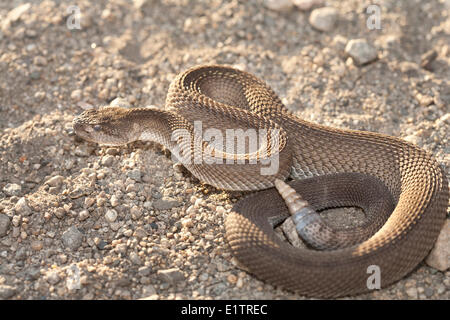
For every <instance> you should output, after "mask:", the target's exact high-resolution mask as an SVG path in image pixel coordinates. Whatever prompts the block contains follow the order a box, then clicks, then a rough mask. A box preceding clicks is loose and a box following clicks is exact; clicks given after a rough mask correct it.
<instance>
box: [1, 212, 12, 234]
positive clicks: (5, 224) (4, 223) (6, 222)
mask: <svg viewBox="0 0 450 320" xmlns="http://www.w3.org/2000/svg"><path fill="white" fill-rule="evenodd" d="M10 224H11V220H10V219H9V217H8V216H7V215H6V214H0V237H2V236H4V235H5V234H6V233H7V232H8V229H9V226H10Z"/></svg>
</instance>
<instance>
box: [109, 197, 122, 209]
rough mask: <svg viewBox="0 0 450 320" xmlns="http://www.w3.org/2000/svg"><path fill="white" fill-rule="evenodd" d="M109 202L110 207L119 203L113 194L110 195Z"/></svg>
mask: <svg viewBox="0 0 450 320" xmlns="http://www.w3.org/2000/svg"><path fill="white" fill-rule="evenodd" d="M109 202H110V203H111V206H112V207H117V206H118V205H119V204H120V202H119V199H118V198H117V197H116V196H115V195H112V196H111V199H110V200H109Z"/></svg>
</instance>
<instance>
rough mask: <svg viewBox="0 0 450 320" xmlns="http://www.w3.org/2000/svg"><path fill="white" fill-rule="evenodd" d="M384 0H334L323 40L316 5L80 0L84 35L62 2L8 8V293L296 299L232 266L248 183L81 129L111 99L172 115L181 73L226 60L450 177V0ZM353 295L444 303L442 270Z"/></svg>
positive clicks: (4, 120) (2, 135)
mask: <svg viewBox="0 0 450 320" xmlns="http://www.w3.org/2000/svg"><path fill="white" fill-rule="evenodd" d="M27 3H29V5H27ZM377 3H378V4H379V6H380V8H381V29H379V30H378V29H374V30H370V29H369V28H367V26H366V21H367V19H368V14H367V13H366V8H367V6H368V5H369V4H370V2H367V1H353V0H344V1H327V2H326V5H328V6H331V7H334V8H336V9H337V18H336V22H335V26H334V27H333V28H332V29H331V30H329V31H323V32H322V31H318V30H316V29H314V28H313V27H312V26H311V24H310V22H309V21H308V19H309V16H310V14H311V10H308V11H300V10H299V9H298V8H295V7H293V8H291V9H289V10H286V11H283V12H278V11H276V10H270V9H268V8H267V7H266V6H264V5H263V1H259V0H250V1H239V2H238V1H217V0H212V1H187V0H165V1H162V0H161V1H156V0H155V1H151V0H147V1H146V0H139V1H125V0H112V1H86V0H80V1H77V2H76V5H77V6H78V8H79V10H80V12H81V15H82V16H81V23H80V29H70V28H68V22H73V20H72V18H73V17H72V16H71V14H72V13H73V11H68V8H69V7H70V6H71V5H73V4H74V3H72V2H70V1H31V2H25V1H2V2H0V77H1V79H0V80H1V81H0V161H1V162H0V217H1V219H0V298H4V299H99V298H107V299H110V298H111V299H136V298H144V297H147V298H151V299H179V298H182V299H190V298H193V299H229V298H233V299H234V298H243V299H280V298H282V299H301V298H302V297H301V296H299V295H296V294H293V293H290V292H286V291H283V290H281V289H278V288H274V287H273V286H271V285H269V284H265V283H263V282H261V281H259V280H257V279H256V278H255V277H253V276H251V275H250V274H248V273H246V272H245V271H243V270H241V269H240V268H239V266H238V264H237V263H236V261H235V260H234V259H233V258H232V256H231V254H230V251H229V249H228V246H227V244H226V242H225V240H224V219H225V218H226V215H227V212H228V211H229V210H230V208H231V206H232V203H233V202H234V201H236V200H237V199H238V198H239V196H240V195H239V194H238V193H236V194H235V193H227V192H223V191H220V190H216V189H214V188H211V187H208V186H204V185H201V184H200V183H199V182H198V180H197V179H195V178H194V177H192V176H191V175H190V174H189V173H187V172H185V170H183V168H181V167H180V166H178V165H174V164H173V162H172V161H171V159H170V156H169V155H168V154H167V152H166V151H165V150H164V149H163V148H162V147H161V146H158V145H156V144H153V143H141V142H137V143H133V144H130V145H128V146H126V147H123V148H102V147H99V146H97V145H94V144H89V143H87V142H85V141H82V140H80V139H78V138H76V137H75V135H74V134H73V130H72V124H71V121H72V119H73V117H74V115H76V114H78V113H80V112H81V111H82V110H84V109H86V108H89V107H92V106H99V105H105V104H108V103H110V102H111V101H112V100H114V99H115V98H117V97H120V98H123V99H125V100H126V101H128V102H129V103H130V104H131V105H132V106H147V105H156V106H158V107H161V108H163V107H164V99H165V95H166V92H167V89H168V86H169V84H170V81H171V80H172V79H173V78H174V77H175V75H176V74H177V73H179V72H181V71H183V70H185V69H187V68H189V67H191V66H194V65H198V64H206V63H219V64H228V65H233V66H237V67H240V68H242V69H245V70H247V71H249V72H252V73H254V74H255V75H257V76H258V77H260V78H263V79H265V80H266V81H267V82H268V83H269V84H270V85H271V86H272V87H273V89H274V90H275V91H276V92H277V93H278V94H279V96H280V97H281V98H282V100H283V102H284V103H285V104H286V106H287V107H288V108H289V109H291V110H292V111H294V112H296V113H297V114H298V115H299V116H301V117H303V118H305V119H307V120H311V121H314V122H317V123H322V124H326V125H331V126H335V127H340V128H351V129H357V130H369V131H376V132H382V133H386V134H390V135H394V136H397V137H401V138H404V139H406V140H408V141H411V142H414V143H416V144H418V145H419V146H421V147H423V148H425V149H426V150H428V151H430V152H432V153H433V154H434V155H435V156H436V158H437V159H438V161H439V162H440V163H441V164H442V165H443V166H444V167H445V168H446V169H447V170H448V168H449V165H450V158H449V153H450V147H449V145H450V144H449V141H448V137H449V132H448V131H449V122H450V117H449V104H450V77H449V75H450V17H449V11H450V2H449V1H448V0H441V1H406V0H405V1H397V0H395V1H394V0H391V1H387V0H386V1H383V0H380V1H377ZM14 8H16V9H14ZM13 9H14V11H12V10H13ZM359 38H362V39H365V40H367V43H368V44H370V45H371V46H372V47H373V48H375V49H376V52H377V56H378V58H377V59H376V60H374V61H372V62H370V63H368V64H366V65H364V66H356V65H355V62H354V59H352V58H349V57H348V55H347V54H346V53H345V50H344V49H345V46H346V44H347V43H348V41H349V40H351V39H359ZM430 50H434V51H435V53H436V54H437V57H436V59H435V60H434V61H431V62H430V63H429V64H428V65H427V66H426V68H423V67H421V62H422V61H421V59H422V58H421V57H422V55H423V54H425V53H427V52H429V51H430ZM447 172H448V171H447ZM331 220H332V219H331ZM2 233H3V234H2ZM352 298H357V299H360V298H361V299H415V298H419V299H448V298H450V271H444V272H441V271H437V270H435V269H433V268H431V267H428V266H426V265H425V264H423V263H422V264H420V265H419V266H418V267H417V268H416V269H415V270H414V271H413V272H412V273H411V274H409V275H408V276H407V277H405V278H404V279H402V280H400V281H399V282H397V283H396V284H394V285H392V286H390V287H388V288H386V289H382V290H376V291H374V292H371V293H368V294H363V295H360V296H357V297H352Z"/></svg>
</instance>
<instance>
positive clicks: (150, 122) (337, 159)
mask: <svg viewBox="0 0 450 320" xmlns="http://www.w3.org/2000/svg"><path fill="white" fill-rule="evenodd" d="M199 120H201V124H202V129H203V130H206V129H215V130H219V133H223V134H224V136H225V133H226V129H228V128H231V129H242V130H248V129H255V130H257V129H265V130H266V132H268V133H270V134H272V133H276V134H275V135H270V134H268V135H267V136H265V137H263V138H261V139H260V144H259V145H258V146H259V149H258V150H257V151H255V152H247V153H240V152H229V149H226V148H225V146H224V145H222V146H221V147H218V146H220V144H217V145H216V144H213V141H212V140H208V139H206V138H204V137H203V138H202V137H201V135H200V136H199V135H198V134H195V133H194V132H195V121H199ZM73 123H74V130H75V132H76V133H77V134H78V135H79V136H81V137H83V138H84V139H87V140H90V141H94V142H97V143H101V144H106V145H122V144H126V143H129V142H132V141H135V140H152V141H156V142H158V143H161V144H163V145H164V146H166V147H167V148H168V149H170V150H171V151H172V152H173V153H177V152H179V154H178V155H179V157H182V156H183V155H186V154H189V155H192V154H194V155H195V152H198V151H200V153H201V154H206V153H208V154H209V155H210V158H209V160H211V159H222V160H225V159H226V160H229V163H225V161H224V163H220V162H217V163H213V162H211V161H209V162H208V163H207V161H185V162H183V164H184V165H185V167H186V168H187V169H188V170H189V171H190V172H191V173H192V174H193V175H194V176H196V177H197V178H198V179H199V180H200V181H202V182H204V183H207V184H210V185H213V186H215V187H217V188H221V189H226V190H261V189H267V190H264V191H260V192H257V193H254V194H252V195H250V196H248V197H246V198H244V199H243V200H240V201H239V202H238V203H237V204H236V205H235V206H234V208H233V210H232V211H231V213H230V214H229V215H228V216H227V219H226V222H225V227H226V239H227V241H228V243H229V245H230V248H231V251H232V253H233V255H234V256H235V257H236V258H237V259H238V260H239V261H240V262H241V263H242V264H243V265H245V266H246V268H248V270H249V271H250V272H251V273H252V274H254V275H256V276H257V277H258V278H260V279H263V280H265V281H267V282H269V283H271V284H273V285H277V286H281V287H283V288H286V289H288V290H292V291H295V292H298V293H300V294H303V295H307V296H318V297H337V296H344V295H351V294H356V293H361V292H365V291H368V290H369V289H368V286H367V279H368V277H369V276H370V274H368V268H369V267H370V266H373V265H375V266H377V267H379V270H380V271H381V286H382V287H385V286H387V285H389V284H391V283H392V282H394V281H396V280H399V279H400V278H402V277H403V276H405V275H406V274H407V273H408V272H410V271H411V270H412V269H413V268H414V267H415V266H416V265H417V264H418V263H419V262H420V261H422V260H423V259H424V258H425V256H426V255H427V253H428V252H429V251H430V249H431V248H432V246H433V244H434V242H435V240H436V238H437V236H438V234H439V231H440V229H441V227H442V225H443V222H444V220H445V217H446V211H447V206H448V198H449V192H448V183H447V180H446V177H445V174H444V172H443V170H442V168H441V167H440V166H439V165H438V163H437V162H436V160H434V159H433V158H432V156H431V155H429V154H428V153H427V152H425V151H424V150H422V149H420V148H418V147H416V146H414V145H412V144H410V143H407V142H405V141H403V140H400V139H398V138H395V137H391V136H387V135H383V134H378V133H372V132H363V131H353V130H342V129H335V128H330V127H325V126H322V125H317V124H313V123H310V122H307V121H305V120H302V119H300V118H298V117H296V116H295V115H293V114H292V113H291V112H290V111H289V110H288V109H287V108H285V107H284V106H283V104H282V103H281V101H280V99H279V98H278V97H277V96H276V94H275V93H274V92H273V91H272V90H271V89H270V88H269V87H268V85H266V84H265V82H263V81H262V80H260V79H258V78H256V77H255V76H253V75H251V74H249V73H246V72H243V71H239V70H236V69H233V68H230V67H225V66H199V67H195V68H191V69H189V70H187V71H185V72H183V73H181V74H180V75H178V76H177V77H176V79H175V80H174V81H173V82H172V84H171V86H170V89H169V92H168V95H167V100H166V110H159V109H156V108H135V109H125V108H121V107H106V108H101V109H99V110H87V111H85V112H83V113H82V114H81V115H79V116H77V117H76V118H75V119H74V122H73ZM215 132H216V133H217V131H215ZM193 133H194V134H193ZM269 136H270V137H272V136H275V137H276V139H275V140H270V139H269V138H268V137H269ZM214 141H215V140H214ZM245 141H247V142H248V140H245ZM247 142H246V148H247V147H248V143H247ZM263 147H264V148H265V149H266V151H267V152H266V154H264V153H261V152H260V151H261V150H262V148H263ZM177 148H178V149H177ZM233 150H235V149H233ZM245 150H249V149H245ZM189 152H192V153H189ZM189 159H191V160H192V158H189ZM204 159H207V157H205V158H204ZM267 159H272V160H274V159H277V160H278V170H277V171H276V172H274V173H273V174H269V175H267V174H262V171H261V169H262V168H263V167H267V161H266V162H265V163H264V161H263V160H267ZM239 160H240V161H241V162H239ZM288 177H291V178H294V179H296V181H293V182H289V183H288V184H289V185H290V186H291V187H292V188H294V189H295V190H296V191H297V192H298V194H299V195H301V197H302V198H303V199H304V200H306V201H307V202H308V203H309V205H310V208H312V209H311V210H310V211H311V212H313V211H314V210H317V211H320V210H323V209H326V208H332V207H342V206H358V207H361V208H362V209H363V210H364V211H365V214H366V216H367V222H366V223H365V224H364V225H362V226H359V227H354V228H351V229H337V228H332V227H330V226H327V225H326V224H325V223H324V222H323V221H322V220H321V219H320V217H319V216H318V215H317V214H315V213H311V215H310V216H309V217H315V218H314V219H315V220H314V219H313V220H314V221H313V222H311V221H309V222H305V223H303V225H304V228H303V229H301V231H302V232H304V233H305V237H307V238H308V237H309V239H306V240H307V242H308V243H309V244H310V245H311V246H313V247H316V248H320V249H323V250H314V249H312V248H295V247H293V246H291V245H289V244H288V243H286V242H283V241H282V240H281V239H280V238H279V237H278V236H277V235H276V234H275V233H274V230H273V224H274V223H273V221H274V219H275V220H282V219H283V218H286V217H288V216H289V213H288V209H287V206H286V203H287V205H288V206H289V205H291V206H293V207H295V203H294V204H293V202H292V201H291V203H289V202H290V200H289V199H291V200H292V197H294V198H295V197H296V199H299V197H298V196H297V195H295V194H294V193H292V192H291V189H289V188H288V187H287V184H285V183H283V182H282V181H284V180H286V178H288ZM276 181H277V183H278V185H277V188H278V189H279V190H280V191H282V193H283V192H284V195H283V197H284V198H285V199H287V201H286V203H285V202H284V201H283V199H282V198H281V196H280V193H279V192H278V191H277V190H276V189H275V188H272V187H273V186H274V183H275V182H276ZM283 188H286V189H283ZM283 190H285V191H283ZM298 201H301V200H298ZM297 209H298V208H297ZM293 210H294V211H295V209H293ZM316 216H317V217H316ZM316 218H317V219H316ZM270 221H272V223H271V222H270ZM305 221H306V220H305Z"/></svg>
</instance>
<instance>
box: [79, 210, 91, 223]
mask: <svg viewBox="0 0 450 320" xmlns="http://www.w3.org/2000/svg"><path fill="white" fill-rule="evenodd" d="M87 218H89V211H88V210H82V211H80V213H79V214H78V219H79V220H80V221H84V220H86V219H87Z"/></svg>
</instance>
